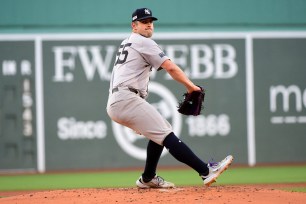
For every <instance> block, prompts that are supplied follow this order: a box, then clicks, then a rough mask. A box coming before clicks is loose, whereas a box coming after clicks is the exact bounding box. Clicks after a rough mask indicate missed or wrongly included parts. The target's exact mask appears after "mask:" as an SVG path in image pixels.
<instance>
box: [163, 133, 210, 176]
mask: <svg viewBox="0 0 306 204" xmlns="http://www.w3.org/2000/svg"><path fill="white" fill-rule="evenodd" d="M163 144H164V146H165V147H166V148H167V149H168V150H169V152H170V154H171V155H172V156H173V157H174V158H175V159H177V160H178V161H180V162H182V163H185V164H187V165H188V166H190V167H191V168H193V169H194V170H196V171H197V172H198V173H199V174H200V175H207V174H208V173H209V169H208V167H207V164H206V163H204V162H203V161H202V160H201V159H199V158H198V157H197V156H196V155H195V154H194V153H193V152H192V151H191V149H190V148H189V147H188V146H187V145H186V144H185V143H184V142H182V141H181V140H180V139H179V138H177V137H176V136H175V134H174V133H173V132H171V133H170V134H169V135H168V136H167V137H166V138H165V140H164V143H163Z"/></svg>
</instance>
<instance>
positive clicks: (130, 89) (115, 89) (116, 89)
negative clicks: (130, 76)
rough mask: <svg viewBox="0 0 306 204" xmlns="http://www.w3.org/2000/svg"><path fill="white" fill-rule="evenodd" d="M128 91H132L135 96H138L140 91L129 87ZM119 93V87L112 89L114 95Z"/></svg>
mask: <svg viewBox="0 0 306 204" xmlns="http://www.w3.org/2000/svg"><path fill="white" fill-rule="evenodd" d="M127 90H129V91H131V92H133V93H135V94H138V90H137V89H134V88H131V87H127ZM117 91H119V88H118V87H116V88H113V89H112V93H115V92H117Z"/></svg>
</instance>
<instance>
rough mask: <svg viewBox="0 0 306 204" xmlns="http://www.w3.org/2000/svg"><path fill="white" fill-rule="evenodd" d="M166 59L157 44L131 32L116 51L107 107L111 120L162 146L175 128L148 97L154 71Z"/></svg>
mask: <svg viewBox="0 0 306 204" xmlns="http://www.w3.org/2000/svg"><path fill="white" fill-rule="evenodd" d="M167 59H169V58H168V57H167V56H166V55H165V54H164V52H163V51H162V50H161V48H160V47H159V46H158V45H157V44H156V43H155V41H153V40H152V39H150V38H146V37H143V36H141V35H140V34H137V33H132V34H131V35H130V37H128V38H127V39H125V40H124V41H123V42H122V43H121V45H120V47H119V50H118V52H117V57H116V61H115V65H114V68H113V72H112V78H111V82H110V89H109V99H108V104H107V112H108V114H109V116H110V117H111V119H112V120H114V121H116V122H118V123H119V124H122V125H124V126H127V127H129V128H131V129H133V130H134V131H135V132H138V133H140V134H142V135H144V136H145V137H147V138H149V139H150V140H152V141H154V142H156V143H157V144H160V145H162V142H163V140H164V138H165V137H166V136H167V135H168V134H169V133H171V132H172V127H171V125H170V124H169V123H168V121H166V120H165V119H164V118H163V117H162V116H161V115H160V113H159V112H158V111H157V110H156V109H155V108H154V107H153V106H152V105H150V104H149V103H148V102H147V101H146V100H145V98H146V97H147V95H148V83H149V79H150V78H149V77H150V72H151V71H152V68H155V69H157V68H159V67H160V66H161V64H162V63H163V62H164V61H165V60H167ZM144 115H146V117H143V116H144Z"/></svg>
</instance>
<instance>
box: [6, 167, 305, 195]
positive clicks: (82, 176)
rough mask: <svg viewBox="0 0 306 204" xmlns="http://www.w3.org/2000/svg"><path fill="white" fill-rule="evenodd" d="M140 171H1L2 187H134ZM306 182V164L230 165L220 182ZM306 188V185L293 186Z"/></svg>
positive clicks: (178, 173)
mask: <svg viewBox="0 0 306 204" xmlns="http://www.w3.org/2000/svg"><path fill="white" fill-rule="evenodd" d="M140 173H141V172H140V171H126V172H86V173H54V174H27V175H20V174H19V175H1V176H0V191H9V190H47V189H71V188H105V187H134V186H135V181H136V179H137V178H138V177H139V175H140ZM158 173H159V175H161V176H162V177H164V178H166V179H167V180H170V181H173V182H174V183H175V184H176V185H177V186H191V185H192V186H198V185H202V181H201V179H200V178H199V176H198V175H197V173H196V172H194V171H193V170H190V169H179V170H160V171H159V172H158ZM300 182H304V183H306V165H305V166H277V167H246V168H233V167H232V168H230V169H229V170H228V171H226V172H225V173H224V174H223V175H222V176H221V177H220V178H219V179H218V184H220V185H229V184H230V185H234V184H277V183H300ZM289 190H294V191H300V192H305V191H306V189H305V188H296V189H289Z"/></svg>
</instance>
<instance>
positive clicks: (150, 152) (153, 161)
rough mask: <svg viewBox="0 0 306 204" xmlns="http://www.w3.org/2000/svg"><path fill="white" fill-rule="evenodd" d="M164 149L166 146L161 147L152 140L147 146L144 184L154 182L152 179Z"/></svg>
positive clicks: (143, 175)
mask: <svg viewBox="0 0 306 204" xmlns="http://www.w3.org/2000/svg"><path fill="white" fill-rule="evenodd" d="M163 149H164V146H161V145H159V144H157V143H155V142H153V141H151V140H150V141H149V143H148V146H147V159H146V166H145V170H144V172H143V174H142V179H143V181H144V182H149V181H151V180H152V178H154V176H155V174H156V168H157V164H158V161H159V158H160V155H161V153H162V152H163Z"/></svg>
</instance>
